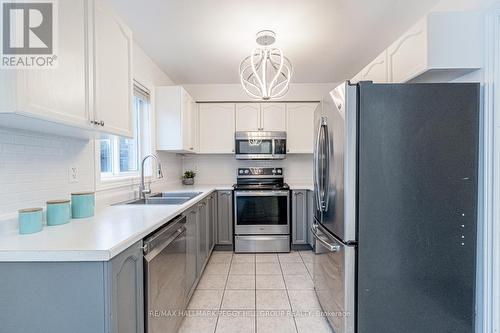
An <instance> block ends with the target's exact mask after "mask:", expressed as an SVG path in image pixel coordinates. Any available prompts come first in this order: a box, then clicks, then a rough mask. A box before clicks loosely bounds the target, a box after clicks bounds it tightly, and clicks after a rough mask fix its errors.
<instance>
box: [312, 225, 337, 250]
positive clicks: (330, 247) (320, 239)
mask: <svg viewBox="0 0 500 333" xmlns="http://www.w3.org/2000/svg"><path fill="white" fill-rule="evenodd" d="M311 232H312V234H313V237H314V238H315V239H316V240H317V241H318V242H320V243H321V244H322V245H323V246H324V247H326V248H327V249H328V251H330V252H339V251H340V245H338V244H330V243H328V242H327V241H326V240H325V239H324V238H323V237H321V236H320V235H319V234H318V227H317V226H316V225H314V224H313V225H312V226H311Z"/></svg>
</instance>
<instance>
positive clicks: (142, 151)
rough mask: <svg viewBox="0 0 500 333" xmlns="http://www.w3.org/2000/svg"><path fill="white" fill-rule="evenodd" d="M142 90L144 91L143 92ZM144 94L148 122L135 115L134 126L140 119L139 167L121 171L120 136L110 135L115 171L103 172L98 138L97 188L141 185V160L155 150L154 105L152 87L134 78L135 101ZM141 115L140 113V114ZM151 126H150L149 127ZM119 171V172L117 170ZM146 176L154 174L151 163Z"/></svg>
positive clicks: (148, 164)
mask: <svg viewBox="0 0 500 333" xmlns="http://www.w3.org/2000/svg"><path fill="white" fill-rule="evenodd" d="M141 92H142V93H141ZM136 95H139V96H141V95H142V96H144V99H145V100H147V101H148V109H147V113H148V114H147V120H148V121H147V124H145V123H144V122H141V121H140V119H139V120H136V119H135V117H136V116H135V115H134V117H133V118H134V126H135V125H136V121H139V128H138V129H137V132H138V136H139V137H140V139H139V140H138V141H139V142H138V152H137V155H138V161H137V163H138V167H137V171H130V172H119V167H120V154H119V153H116V152H118V151H119V137H117V136H112V135H110V138H111V139H112V147H111V150H112V152H113V153H112V157H113V162H112V164H113V167H112V169H113V170H114V172H108V173H103V172H101V140H100V139H96V140H94V141H95V145H94V152H95V182H96V189H97V190H106V189H113V188H118V187H123V186H131V185H139V183H140V178H141V161H142V158H143V156H145V155H146V154H149V153H151V152H152V151H153V150H154V147H153V134H154V132H153V120H154V118H153V107H152V94H151V92H150V89H148V88H147V87H146V86H144V85H142V84H141V83H139V82H138V81H136V80H134V101H135V96H136ZM133 107H134V112H135V105H134V106H133ZM138 116H139V115H138ZM148 127H149V128H148ZM117 171H118V172H117ZM144 171H145V176H146V177H145V178H146V181H148V182H150V181H151V178H152V177H151V175H152V174H153V168H152V166H151V164H150V163H146V166H145V170H144Z"/></svg>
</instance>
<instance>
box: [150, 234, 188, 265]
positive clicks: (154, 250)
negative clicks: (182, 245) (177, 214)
mask: <svg viewBox="0 0 500 333" xmlns="http://www.w3.org/2000/svg"><path fill="white" fill-rule="evenodd" d="M184 233H186V227H185V226H181V227H180V228H178V229H177V230H176V231H175V232H174V233H172V234H171V235H170V236H169V237H168V238H167V239H165V240H164V241H163V242H161V243H159V244H157V245H155V246H154V247H153V248H149V245H148V243H146V244H145V245H144V248H145V249H144V259H145V260H146V261H147V262H150V261H152V260H153V259H154V258H155V257H156V256H157V255H159V254H160V253H161V252H162V251H163V250H164V249H165V248H166V247H167V246H169V245H170V244H172V243H173V242H174V241H175V240H176V239H177V238H179V236H180V235H182V234H184Z"/></svg>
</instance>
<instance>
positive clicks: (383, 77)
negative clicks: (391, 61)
mask: <svg viewBox="0 0 500 333" xmlns="http://www.w3.org/2000/svg"><path fill="white" fill-rule="evenodd" d="M388 73H389V66H388V63H387V50H384V52H382V53H381V54H379V55H378V57H376V58H375V60H373V61H372V62H371V63H370V64H369V65H368V66H366V67H365V68H364V69H363V70H362V71H361V80H362V81H373V82H375V83H387V82H389V74H388Z"/></svg>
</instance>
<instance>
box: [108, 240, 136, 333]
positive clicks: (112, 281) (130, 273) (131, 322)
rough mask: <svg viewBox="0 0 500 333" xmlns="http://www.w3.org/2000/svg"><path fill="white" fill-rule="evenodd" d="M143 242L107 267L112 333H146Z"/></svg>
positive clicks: (110, 330) (124, 252) (121, 254)
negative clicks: (144, 332)
mask: <svg viewBox="0 0 500 333" xmlns="http://www.w3.org/2000/svg"><path fill="white" fill-rule="evenodd" d="M142 266H143V251H142V241H141V242H138V243H136V244H135V245H132V246H131V247H129V248H128V249H127V250H125V251H123V252H122V253H120V254H119V255H117V256H116V257H114V258H113V259H111V261H109V263H108V264H107V271H108V277H109V282H108V286H109V287H110V289H109V292H108V295H109V303H110V304H109V305H110V306H109V310H110V311H109V314H110V316H109V319H110V321H109V327H110V329H109V332H115V333H133V332H143V331H144V284H143V274H144V272H143V267H142Z"/></svg>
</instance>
